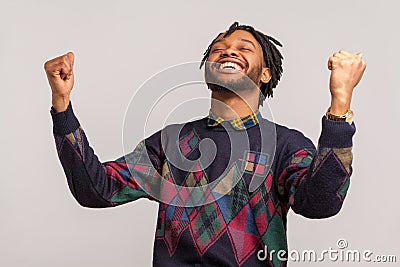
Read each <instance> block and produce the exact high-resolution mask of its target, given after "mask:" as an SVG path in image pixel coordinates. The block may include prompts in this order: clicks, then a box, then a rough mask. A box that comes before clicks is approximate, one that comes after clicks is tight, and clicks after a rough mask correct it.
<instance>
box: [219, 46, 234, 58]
mask: <svg viewBox="0 0 400 267" xmlns="http://www.w3.org/2000/svg"><path fill="white" fill-rule="evenodd" d="M237 55H238V54H237V51H236V49H234V48H233V47H228V48H226V49H225V50H224V51H222V54H221V56H222V57H237Z"/></svg>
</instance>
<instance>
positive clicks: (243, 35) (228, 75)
mask: <svg viewBox="0 0 400 267" xmlns="http://www.w3.org/2000/svg"><path fill="white" fill-rule="evenodd" d="M263 65H264V57H263V52H262V48H261V46H260V44H259V43H258V42H257V40H256V39H255V38H254V36H253V35H252V34H251V33H249V32H247V31H243V30H237V31H234V32H233V33H232V34H231V35H229V36H227V37H223V34H221V35H220V36H219V37H218V38H217V40H216V41H215V42H214V44H213V45H212V47H211V49H210V54H209V57H208V60H207V63H206V68H205V79H206V82H207V84H208V86H209V88H210V89H211V90H215V91H226V90H229V91H240V90H246V89H254V88H255V86H256V87H258V88H259V87H260V86H261V79H262V78H263V79H265V74H263V73H264V72H268V73H269V70H268V69H267V68H263Z"/></svg>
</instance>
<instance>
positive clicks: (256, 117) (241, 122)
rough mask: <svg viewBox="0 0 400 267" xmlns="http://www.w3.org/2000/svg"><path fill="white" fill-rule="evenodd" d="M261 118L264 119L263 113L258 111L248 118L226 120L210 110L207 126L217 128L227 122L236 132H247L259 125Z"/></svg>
mask: <svg viewBox="0 0 400 267" xmlns="http://www.w3.org/2000/svg"><path fill="white" fill-rule="evenodd" d="M261 118H262V116H261V113H260V111H259V110H257V111H256V112H254V113H252V114H250V115H248V116H246V117H243V118H236V119H233V120H224V119H223V118H221V117H219V116H217V115H215V114H214V113H213V112H212V111H211V109H210V112H209V115H208V121H207V125H208V126H209V127H215V126H217V125H219V124H220V123H221V122H223V121H227V122H229V123H230V124H231V125H232V127H233V128H234V129H236V130H247V129H249V128H251V127H253V126H255V125H257V124H258V123H259V121H260V120H261Z"/></svg>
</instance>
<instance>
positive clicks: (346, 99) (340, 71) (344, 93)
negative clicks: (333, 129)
mask: <svg viewBox="0 0 400 267" xmlns="http://www.w3.org/2000/svg"><path fill="white" fill-rule="evenodd" d="M328 68H329V69H330V70H331V77H330V84H329V87H330V91H331V95H332V102H331V112H332V113H333V114H337V115H341V114H345V113H346V112H347V110H349V109H350V102H351V97H352V94H353V90H354V88H355V87H356V85H357V84H358V83H359V82H360V80H361V77H362V76H363V73H364V70H365V68H366V63H365V61H364V60H363V59H362V54H361V53H358V54H353V53H350V52H347V51H344V50H340V51H339V52H337V53H335V54H333V56H332V57H330V58H329V60H328Z"/></svg>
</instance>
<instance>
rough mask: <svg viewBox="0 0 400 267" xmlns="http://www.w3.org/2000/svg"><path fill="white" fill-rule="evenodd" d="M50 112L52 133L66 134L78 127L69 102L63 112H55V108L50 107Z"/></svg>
mask: <svg viewBox="0 0 400 267" xmlns="http://www.w3.org/2000/svg"><path fill="white" fill-rule="evenodd" d="M50 114H51V117H52V119H53V133H54V134H58V135H67V134H69V133H72V132H74V131H76V129H78V128H79V125H80V124H79V121H78V119H77V118H76V117H75V114H74V111H73V110H72V104H71V102H69V105H68V108H67V110H65V111H63V112H56V111H55V109H54V108H53V107H51V109H50Z"/></svg>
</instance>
